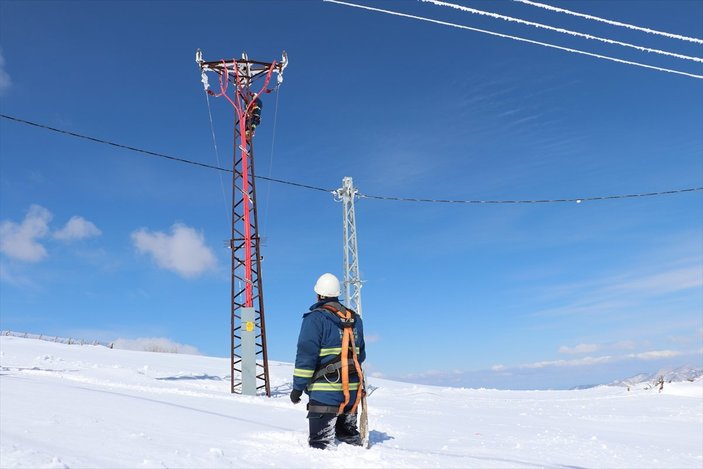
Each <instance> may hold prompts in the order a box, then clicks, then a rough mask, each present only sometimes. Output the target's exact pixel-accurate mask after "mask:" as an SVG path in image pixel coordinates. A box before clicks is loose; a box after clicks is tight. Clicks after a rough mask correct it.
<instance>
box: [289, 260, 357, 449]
mask: <svg viewBox="0 0 703 469" xmlns="http://www.w3.org/2000/svg"><path fill="white" fill-rule="evenodd" d="M314 291H315V293H316V294H317V302H316V303H315V304H314V305H312V306H311V307H310V311H308V312H307V313H305V314H304V315H303V323H302V325H301V327H300V335H299V337H298V351H297V354H296V357H295V370H294V371H293V390H292V391H291V393H290V399H291V401H293V403H294V404H297V403H299V402H300V397H301V395H302V394H303V392H305V393H306V394H308V396H309V403H308V421H309V425H310V436H309V438H308V442H309V444H310V446H311V447H313V448H319V449H325V448H328V447H330V446H332V445H333V444H334V439H335V437H336V438H337V439H338V440H340V441H341V442H343V443H348V444H351V445H357V446H360V445H361V444H362V440H361V436H360V435H359V430H358V428H357V412H356V411H357V407H358V405H359V401H360V400H361V396H362V395H363V393H364V392H365V390H364V389H363V382H364V379H363V372H362V369H361V363H362V362H363V361H364V359H365V358H366V350H365V348H366V347H365V345H364V329H363V324H362V321H361V318H360V317H359V316H358V315H357V314H356V313H355V312H354V311H352V310H350V309H348V308H345V307H344V306H343V305H342V304H340V302H339V293H340V285H339V280H338V279H337V277H335V276H334V275H332V274H329V273H327V274H323V275H322V276H320V278H319V279H318V280H317V283H315V288H314Z"/></svg>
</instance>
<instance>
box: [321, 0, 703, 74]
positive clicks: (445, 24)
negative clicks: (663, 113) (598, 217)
mask: <svg viewBox="0 0 703 469" xmlns="http://www.w3.org/2000/svg"><path fill="white" fill-rule="evenodd" d="M323 1H324V2H327V3H336V4H338V5H344V6H348V7H353V8H361V9H362V10H369V11H375V12H378V13H386V14H389V15H394V16H401V17H404V18H411V19H414V20H419V21H427V22H429V23H435V24H440V25H442V26H451V27H453V28H459V29H466V30H469V31H474V32H478V33H484V34H489V35H491V36H497V37H502V38H506V39H513V40H515V41H521V42H527V43H530V44H537V45H539V46H544V47H550V48H552V49H559V50H563V51H566V52H573V53H574V54H582V55H587V56H589V57H595V58H597V59H603V60H610V61H612V62H618V63H622V64H626V65H634V66H636V67H642V68H648V69H650V70H656V71H659V72H667V73H673V74H676V75H684V76H687V77H691V78H698V79H703V75H696V74H695V73H688V72H682V71H680V70H672V69H669V68H663V67H655V66H654V65H647V64H643V63H640V62H633V61H630V60H623V59H618V58H615V57H610V56H607V55H601V54H594V53H592V52H586V51H582V50H579V49H572V48H570V47H563V46H558V45H555V44H550V43H548V42H541V41H534V40H532V39H526V38H524V37H519V36H511V35H509V34H502V33H496V32H494V31H488V30H485V29H479V28H472V27H470V26H464V25H461V24H456V23H449V22H447V21H440V20H435V19H432V18H426V17H424V16H416V15H410V14H408V13H401V12H399V11H393V10H384V9H382V8H374V7H370V6H366V5H358V4H356V3H349V2H343V1H340V0H323Z"/></svg>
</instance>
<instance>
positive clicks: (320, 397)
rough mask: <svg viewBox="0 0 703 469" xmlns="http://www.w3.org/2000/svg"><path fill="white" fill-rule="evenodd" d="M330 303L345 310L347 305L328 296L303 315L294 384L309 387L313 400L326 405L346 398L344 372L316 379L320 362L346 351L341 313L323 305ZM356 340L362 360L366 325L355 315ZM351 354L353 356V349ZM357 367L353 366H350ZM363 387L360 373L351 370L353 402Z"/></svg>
mask: <svg viewBox="0 0 703 469" xmlns="http://www.w3.org/2000/svg"><path fill="white" fill-rule="evenodd" d="M324 304H329V305H330V306H332V307H334V308H335V309H337V310H340V311H342V313H344V311H345V309H344V307H343V306H342V305H341V304H340V303H339V300H337V299H336V298H331V299H330V298H327V299H325V300H323V301H319V302H317V303H315V304H314V305H312V306H311V307H310V311H308V312H307V313H305V314H304V315H303V324H302V325H301V326H300V335H299V336H298V351H297V353H296V356H295V369H294V370H293V388H294V389H298V390H300V391H305V392H306V393H307V394H308V395H309V396H310V400H311V401H316V402H319V403H322V404H326V405H339V404H341V403H342V402H344V393H343V391H342V379H341V376H340V373H337V374H336V375H333V376H332V377H329V376H328V378H327V379H324V378H322V379H321V380H318V381H316V382H314V383H313V382H311V381H312V376H313V374H314V373H315V370H317V369H318V367H320V366H324V365H327V364H329V363H331V362H332V361H334V360H335V359H336V358H337V356H338V355H339V354H340V353H341V351H342V335H343V331H342V327H341V320H340V318H339V316H337V314H335V313H333V312H331V311H328V310H326V309H324V308H322V305H324ZM354 318H355V321H354V342H355V345H356V350H357V358H358V360H359V363H361V362H363V361H364V359H365V358H366V346H365V344H364V327H363V324H362V322H361V318H360V317H359V316H358V315H356V314H355V315H354ZM348 358H352V354H351V350H350V351H349V353H348ZM351 369H353V366H352V367H351V368H350V371H351ZM358 388H359V377H358V376H357V375H356V373H353V374H352V373H350V374H349V402H350V404H353V403H354V400H355V399H356V390H357V389H358Z"/></svg>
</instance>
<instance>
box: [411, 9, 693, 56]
mask: <svg viewBox="0 0 703 469" xmlns="http://www.w3.org/2000/svg"><path fill="white" fill-rule="evenodd" d="M421 1H422V2H424V3H431V4H433V5H437V6H441V7H448V8H454V9H455V10H459V11H463V12H466V13H472V14H475V15H481V16H488V17H490V18H495V19H499V20H504V21H511V22H514V23H518V24H524V25H527V26H533V27H535V28H541V29H546V30H548V31H555V32H558V33H562V34H569V35H571V36H576V37H581V38H584V39H590V40H594V41H600V42H604V43H606V44H613V45H617V46H622V47H629V48H631V49H636V50H639V51H641V52H651V53H654V54H661V55H667V56H669V57H675V58H677V59H683V60H691V61H693V62H703V59H702V58H700V57H691V56H690V55H683V54H677V53H675V52H668V51H665V50H661V49H652V48H650V47H643V46H638V45H636V44H630V43H628V42H621V41H615V40H613V39H607V38H604V37H599V36H593V35H591V34H585V33H580V32H578V31H572V30H569V29H564V28H555V27H554V26H549V25H546V24H542V23H535V22H532V21H526V20H523V19H520V18H514V17H512V16H505V15H499V14H498V13H492V12H490V11H483V10H477V9H475V8H469V7H465V6H463V5H457V4H455V3H447V2H442V1H439V0H421Z"/></svg>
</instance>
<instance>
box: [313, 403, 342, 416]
mask: <svg viewBox="0 0 703 469" xmlns="http://www.w3.org/2000/svg"><path fill="white" fill-rule="evenodd" d="M337 410H338V409H337V406H336V405H310V404H308V412H314V413H317V414H337Z"/></svg>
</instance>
